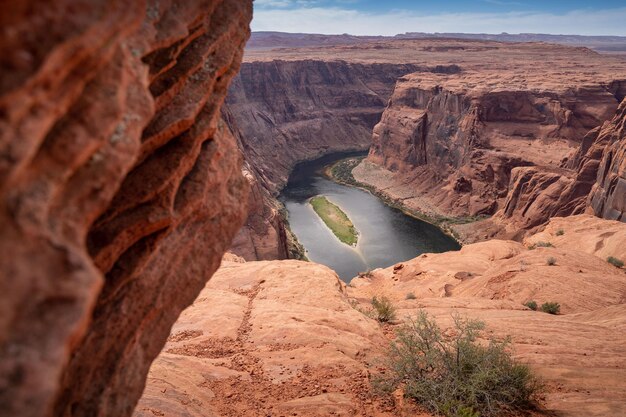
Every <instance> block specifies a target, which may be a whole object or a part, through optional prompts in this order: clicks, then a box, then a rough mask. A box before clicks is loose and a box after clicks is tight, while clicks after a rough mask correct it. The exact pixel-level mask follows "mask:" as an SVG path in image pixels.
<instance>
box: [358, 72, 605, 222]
mask: <svg viewBox="0 0 626 417" xmlns="http://www.w3.org/2000/svg"><path fill="white" fill-rule="evenodd" d="M491 75H492V74H490V73H486V74H483V76H484V77H485V78H486V79H489V77H490V76H491ZM463 77H465V74H459V75H452V76H440V77H437V78H434V77H430V78H427V79H425V77H424V76H423V75H417V74H415V75H411V76H407V77H404V78H401V79H400V80H399V81H398V84H397V86H396V90H395V91H394V94H393V96H392V99H391V100H390V104H389V106H388V107H387V109H386V110H385V113H384V114H383V117H382V120H381V122H380V123H379V124H378V125H377V126H376V127H375V129H374V134H373V144H372V148H371V150H370V156H369V157H368V160H369V161H371V162H373V163H375V164H378V165H381V166H383V167H385V168H386V169H388V170H390V171H392V172H397V173H398V175H399V176H403V177H405V178H409V177H410V181H412V183H413V184H414V186H415V188H416V192H417V193H420V192H421V193H429V194H430V198H431V199H432V200H433V201H436V203H437V206H438V207H439V209H440V210H442V211H443V212H445V213H451V214H453V215H477V214H493V213H494V212H495V209H496V207H497V205H495V204H494V202H497V201H498V200H500V199H501V198H502V197H503V196H505V195H506V193H507V191H508V187H509V182H510V180H511V174H510V173H511V169H513V168H515V167H518V166H531V165H546V166H549V167H550V166H552V167H557V166H558V164H559V163H560V159H559V158H558V156H559V154H561V155H563V156H564V155H567V152H568V151H569V149H570V148H569V146H563V145H561V149H559V148H556V149H554V148H553V149H551V148H550V142H552V141H554V142H556V143H558V140H561V141H580V140H582V138H583V136H584V135H585V133H587V131H588V130H589V129H591V128H594V127H596V126H597V125H598V124H600V123H602V121H603V120H606V119H607V118H609V117H610V116H609V115H610V114H611V112H614V111H615V108H616V106H617V104H616V100H615V95H614V94H611V93H610V92H608V91H606V89H604V88H603V87H601V86H597V87H596V88H595V89H594V88H587V89H580V90H573V91H568V90H565V91H559V90H556V89H555V90H547V91H540V92H534V91H501V90H502V89H504V88H506V83H504V87H500V88H499V89H498V90H499V91H492V90H491V89H486V90H477V91H474V90H466V89H464V88H459V87H457V86H453V84H454V83H455V82H458V81H459V80H462V79H463ZM479 82H484V80H479ZM446 86H447V87H446ZM542 141H547V142H548V143H542ZM529 144H530V146H532V147H533V148H534V149H533V150H532V151H531V152H529V153H527V152H525V151H524V148H523V146H524V145H525V146H526V147H527V146H529ZM542 148H544V149H545V150H549V153H548V154H546V155H540V154H539V153H541V151H542ZM544 152H545V151H544Z"/></svg>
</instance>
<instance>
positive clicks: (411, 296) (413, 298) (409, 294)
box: [406, 292, 417, 300]
mask: <svg viewBox="0 0 626 417" xmlns="http://www.w3.org/2000/svg"><path fill="white" fill-rule="evenodd" d="M416 298H417V297H416V296H415V294H413V293H412V292H410V293H408V294H407V295H406V299H407V300H415V299H416Z"/></svg>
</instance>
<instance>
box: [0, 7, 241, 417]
mask: <svg viewBox="0 0 626 417" xmlns="http://www.w3.org/2000/svg"><path fill="white" fill-rule="evenodd" d="M250 17H251V2H250V1H246V0H241V1H210V0H206V1H200V0H197V1H187V2H182V3H172V2H170V1H158V2H157V1H148V2H147V4H146V3H145V2H141V1H140V2H125V1H115V0H114V1H109V0H107V1H100V0H96V1H69V0H68V1H64V0H59V1H54V2H46V1H23V2H13V3H12V4H10V5H9V4H8V3H7V4H4V5H2V6H1V10H0V24H2V27H3V32H2V37H1V38H0V57H1V58H0V59H1V60H2V62H1V66H2V73H3V76H2V79H1V82H0V155H2V158H1V160H0V178H1V180H0V253H2V258H1V259H0V271H2V277H1V280H0V298H1V299H0V306H1V307H0V313H1V314H0V364H1V365H0V375H1V376H0V408H1V409H2V410H3V412H4V413H6V414H7V415H13V416H18V415H19V416H38V417H39V416H46V415H59V416H61V415H63V416H116V417H117V416H125V415H130V414H131V412H132V409H133V407H134V405H135V403H136V401H137V399H138V398H139V396H140V395H141V392H142V390H143V385H144V381H145V377H146V374H147V372H148V368H149V366H150V363H151V362H152V360H153V359H154V358H155V357H156V355H157V354H158V353H159V351H160V349H161V347H162V346H163V344H164V343H165V340H166V338H167V335H168V333H169V330H170V327H171V325H172V324H173V323H174V321H175V320H176V318H177V317H178V314H179V313H180V311H181V310H182V309H183V308H184V307H185V306H187V305H188V304H190V303H191V302H192V301H193V299H194V298H195V296H196V295H197V293H198V292H199V291H200V290H201V288H202V287H203V285H204V283H205V282H206V280H207V279H208V278H209V277H210V276H211V274H212V273H213V272H214V271H215V269H216V268H217V267H218V265H219V262H220V259H221V255H222V253H223V251H224V250H225V249H226V248H227V247H228V245H229V242H230V240H231V238H232V236H233V234H234V233H235V231H236V230H237V228H238V227H239V225H240V224H241V221H242V215H243V204H242V199H243V196H245V192H246V189H247V185H246V183H245V181H244V179H243V178H242V176H241V172H240V163H241V161H240V157H239V156H238V152H237V149H236V147H235V141H234V139H233V138H232V137H231V136H230V133H229V132H228V129H227V127H226V126H225V125H224V124H223V123H220V121H219V119H220V112H219V109H220V105H221V103H222V101H223V100H224V96H225V95H226V89H227V86H228V83H229V81H230V79H231V78H232V77H233V75H234V74H235V73H236V71H237V70H238V67H239V62H240V59H241V54H242V48H243V45H244V43H245V40H246V39H247V36H248V35H249V29H248V23H249V20H250Z"/></svg>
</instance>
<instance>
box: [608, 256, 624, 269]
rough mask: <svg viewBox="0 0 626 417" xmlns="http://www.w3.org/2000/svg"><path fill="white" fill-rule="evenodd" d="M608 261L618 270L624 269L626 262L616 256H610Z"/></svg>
mask: <svg viewBox="0 0 626 417" xmlns="http://www.w3.org/2000/svg"><path fill="white" fill-rule="evenodd" d="M606 261H607V262H608V263H610V264H611V265H613V266H615V267H617V268H622V267H623V266H624V261H622V260H621V259H617V258H615V257H614V256H609V257H608V258H606Z"/></svg>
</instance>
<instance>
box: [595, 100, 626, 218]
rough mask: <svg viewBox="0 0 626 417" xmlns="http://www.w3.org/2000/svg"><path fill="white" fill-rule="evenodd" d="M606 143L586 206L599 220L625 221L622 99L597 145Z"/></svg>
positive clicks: (625, 129)
mask: <svg viewBox="0 0 626 417" xmlns="http://www.w3.org/2000/svg"><path fill="white" fill-rule="evenodd" d="M601 141H602V142H604V141H606V142H607V145H606V147H605V148H604V152H603V155H602V160H601V161H600V164H599V167H598V175H597V179H596V183H595V184H594V186H593V189H592V190H591V193H590V194H589V201H588V203H589V205H590V206H591V209H592V210H593V212H594V213H595V214H596V215H597V216H600V217H604V218H605V219H611V220H620V221H623V222H626V100H624V101H622V104H621V105H620V107H619V110H618V112H617V114H616V116H615V118H614V119H613V120H612V121H611V123H609V124H606V125H605V126H604V127H603V128H602V131H601V132H600V134H599V138H598V141H597V142H601Z"/></svg>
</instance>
